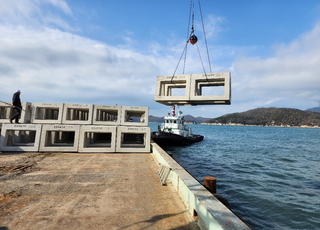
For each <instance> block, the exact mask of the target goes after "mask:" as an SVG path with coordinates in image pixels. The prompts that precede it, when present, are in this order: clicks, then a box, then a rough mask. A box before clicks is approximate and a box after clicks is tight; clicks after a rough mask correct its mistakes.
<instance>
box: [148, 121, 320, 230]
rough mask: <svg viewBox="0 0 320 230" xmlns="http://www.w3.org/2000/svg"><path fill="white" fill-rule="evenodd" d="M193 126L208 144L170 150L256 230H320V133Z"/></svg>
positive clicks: (202, 143) (283, 129)
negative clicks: (209, 179)
mask: <svg viewBox="0 0 320 230" xmlns="http://www.w3.org/2000/svg"><path fill="white" fill-rule="evenodd" d="M149 126H150V127H151V130H152V131H156V130H157V127H158V124H157V123H150V125H149ZM189 126H190V127H191V128H192V130H193V133H195V134H202V135H204V140H203V141H202V142H199V143H196V144H193V145H191V146H187V147H169V148H165V150H167V151H170V152H171V153H173V158H174V159H175V160H176V161H177V162H178V163H179V164H180V165H181V166H182V167H184V168H185V169H186V170H187V171H188V172H189V173H190V174H191V175H193V176H194V177H195V178H196V179H197V180H198V181H199V182H201V183H203V177H205V176H213V177H216V178H217V193H219V194H221V195H222V196H223V197H225V198H226V199H227V200H228V201H229V203H230V206H231V209H232V210H233V211H234V212H235V213H237V214H238V215H239V216H240V217H241V218H242V219H244V220H245V221H246V222H248V223H249V224H250V225H251V226H252V227H253V228H254V229H268V230H269V229H281V230H282V229H288V230H289V229H290V230H292V229H310V230H311V229H312V230H314V229H320V129H319V128H282V127H253V126H211V125H189Z"/></svg>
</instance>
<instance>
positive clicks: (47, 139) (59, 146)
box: [39, 125, 80, 152]
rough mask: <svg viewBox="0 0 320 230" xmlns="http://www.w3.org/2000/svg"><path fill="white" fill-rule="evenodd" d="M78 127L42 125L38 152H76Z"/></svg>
mask: <svg viewBox="0 0 320 230" xmlns="http://www.w3.org/2000/svg"><path fill="white" fill-rule="evenodd" d="M79 130H80V126H79V125H43V127H42V131H41V141H40V148H39V151H41V152H77V151H78V145H79Z"/></svg>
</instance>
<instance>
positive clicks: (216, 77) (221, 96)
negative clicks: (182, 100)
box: [190, 72, 231, 105]
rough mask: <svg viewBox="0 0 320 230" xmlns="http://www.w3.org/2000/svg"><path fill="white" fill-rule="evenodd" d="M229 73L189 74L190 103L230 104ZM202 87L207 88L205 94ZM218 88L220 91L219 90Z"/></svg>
mask: <svg viewBox="0 0 320 230" xmlns="http://www.w3.org/2000/svg"><path fill="white" fill-rule="evenodd" d="M230 75H231V73H230V72H223V73H209V74H193V75H192V76H191V87H190V88H191V90H190V104H191V105H215V104H218V105H230V104H231V78H230ZM204 89H208V93H207V94H208V95H205V93H204ZM219 89H220V91H219Z"/></svg>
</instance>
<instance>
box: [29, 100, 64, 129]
mask: <svg viewBox="0 0 320 230" xmlns="http://www.w3.org/2000/svg"><path fill="white" fill-rule="evenodd" d="M32 107H33V109H32V119H31V122H32V123H34V124H35V123H38V124H39V123H40V124H61V122H62V114H63V103H47V102H35V103H32Z"/></svg>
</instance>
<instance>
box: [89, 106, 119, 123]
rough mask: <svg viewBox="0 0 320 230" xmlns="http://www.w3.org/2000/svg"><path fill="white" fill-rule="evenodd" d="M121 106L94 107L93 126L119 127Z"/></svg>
mask: <svg viewBox="0 0 320 230" xmlns="http://www.w3.org/2000/svg"><path fill="white" fill-rule="evenodd" d="M120 118H121V106H117V105H94V106H93V119H92V124H93V125H111V126H118V125H120Z"/></svg>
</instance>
